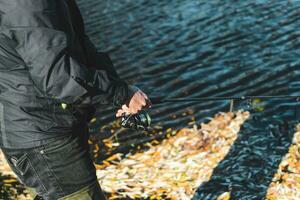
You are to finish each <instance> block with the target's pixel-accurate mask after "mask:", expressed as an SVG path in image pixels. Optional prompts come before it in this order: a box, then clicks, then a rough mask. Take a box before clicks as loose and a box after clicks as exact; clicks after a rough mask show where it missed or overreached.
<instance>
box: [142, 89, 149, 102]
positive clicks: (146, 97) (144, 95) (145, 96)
mask: <svg viewBox="0 0 300 200" xmlns="http://www.w3.org/2000/svg"><path fill="white" fill-rule="evenodd" d="M141 94H142V95H143V97H144V98H145V99H148V100H149V98H148V96H147V95H146V94H145V93H144V92H142V91H141Z"/></svg>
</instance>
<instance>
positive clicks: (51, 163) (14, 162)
mask: <svg viewBox="0 0 300 200" xmlns="http://www.w3.org/2000/svg"><path fill="white" fill-rule="evenodd" d="M88 138H89V132H88V126H87V125H86V124H84V123H82V124H78V126H77V127H74V131H73V134H70V135H69V136H66V137H62V138H58V139H57V140H56V141H54V142H51V143H48V144H46V145H42V146H40V147H34V148H28V149H6V148H2V151H3V153H4V156H5V158H6V160H7V163H8V164H9V166H10V167H11V169H12V170H13V172H14V173H15V174H16V176H17V178H18V179H19V181H20V182H21V183H23V184H24V185H26V186H27V187H30V188H33V189H34V190H35V191H36V192H37V194H38V195H39V196H41V197H42V199H44V200H57V199H60V198H62V199H81V198H83V199H84V198H88V197H89V199H91V200H105V199H106V198H105V196H104V194H103V192H102V190H101V187H100V185H99V182H98V180H97V176H96V168H95V166H94V164H93V161H92V158H91V156H90V154H89V145H88ZM89 186H90V187H89ZM86 187H88V188H89V189H88V190H85V192H83V191H82V188H86ZM74 193H81V194H82V196H80V195H79V194H78V195H76V197H74V198H71V196H73V195H74ZM67 197H68V198H67Z"/></svg>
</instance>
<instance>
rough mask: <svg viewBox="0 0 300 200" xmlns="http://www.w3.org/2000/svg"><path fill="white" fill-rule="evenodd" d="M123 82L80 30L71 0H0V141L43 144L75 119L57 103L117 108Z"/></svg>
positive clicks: (123, 99) (126, 93)
mask: <svg viewBox="0 0 300 200" xmlns="http://www.w3.org/2000/svg"><path fill="white" fill-rule="evenodd" d="M129 94H130V91H129V88H128V84H127V83H126V82H125V81H123V80H122V79H120V77H119V76H118V74H117V72H116V70H115V69H114V66H113V64H112V61H111V60H110V58H109V56H108V55H107V54H106V53H104V52H98V51H97V49H96V47H95V46H94V45H93V44H92V42H91V41H90V39H89V38H88V36H87V35H86V34H85V30H84V25H83V20H82V17H81V14H80V12H79V9H78V7H77V5H76V2H75V1H74V0H51V1H49V0H9V1H7V0H0V133H1V139H0V146H4V147H7V148H25V147H34V146H38V145H42V144H44V143H47V142H48V139H50V138H55V137H57V135H58V134H59V136H61V134H62V131H61V130H64V132H63V134H68V133H69V132H70V130H71V127H72V126H73V125H74V124H75V123H77V122H78V120H79V118H78V117H76V116H74V115H73V113H72V112H70V111H69V110H63V109H61V108H60V107H59V106H57V105H59V104H60V103H62V102H64V103H67V104H73V105H79V106H84V107H85V108H87V107H89V108H88V109H83V110H81V111H83V112H85V111H84V110H88V112H89V113H92V111H91V110H93V109H95V107H94V106H95V105H97V104H111V105H113V106H115V107H120V106H121V105H123V104H124V103H125V102H126V101H127V100H128V98H129Z"/></svg>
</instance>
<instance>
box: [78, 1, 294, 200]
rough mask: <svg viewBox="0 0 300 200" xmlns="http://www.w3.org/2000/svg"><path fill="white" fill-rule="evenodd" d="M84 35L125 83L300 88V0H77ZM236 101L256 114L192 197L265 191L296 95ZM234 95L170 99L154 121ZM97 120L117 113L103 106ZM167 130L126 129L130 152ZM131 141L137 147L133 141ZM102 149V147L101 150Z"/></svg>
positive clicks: (169, 94)
mask: <svg viewBox="0 0 300 200" xmlns="http://www.w3.org/2000/svg"><path fill="white" fill-rule="evenodd" d="M78 4H79V7H80V9H81V11H82V14H83V17H84V21H85V24H86V31H87V34H88V35H89V36H90V37H91V39H92V41H93V42H94V44H95V45H96V46H97V48H98V49H99V50H103V51H106V52H108V53H109V54H110V56H111V58H112V60H113V62H114V64H115V67H116V69H117V71H118V73H119V74H120V76H121V77H122V78H124V79H125V80H126V81H127V82H129V83H132V84H135V85H137V86H138V87H140V88H141V89H142V90H143V91H144V92H146V93H147V94H148V95H149V96H150V97H151V96H165V97H166V98H175V97H217V96H243V95H300V59H299V58H300V1H298V0H239V1H238V0H227V1H224V0H210V1H207V0H152V1H148V0H117V1H110V0H78ZM250 103H251V102H247V101H237V102H235V107H234V108H235V109H245V110H249V111H250V112H251V113H252V117H251V119H250V120H249V121H247V123H246V124H245V125H244V126H243V129H242V131H241V132H240V134H239V137H238V139H237V141H236V142H235V144H234V145H233V147H232V148H231V151H230V153H229V154H228V155H227V157H226V158H225V159H224V160H223V161H222V162H221V163H220V164H219V166H218V167H217V168H216V169H215V171H214V174H213V177H212V179H211V180H210V181H209V182H208V183H206V184H204V185H202V186H199V189H198V192H197V194H195V197H194V199H214V197H216V196H217V195H219V194H220V193H222V192H224V191H228V190H231V191H232V199H263V198H264V197H265V195H266V191H267V188H268V185H269V184H270V182H271V179H272V177H273V175H274V173H275V172H276V170H277V168H278V164H279V163H280V161H281V159H282V157H283V156H284V155H285V153H286V152H287V150H288V147H289V145H290V144H291V139H292V137H293V133H294V132H295V126H296V124H297V123H299V119H300V111H299V107H300V103H299V102H297V101H296V100H268V101H263V102H261V103H260V104H261V105H260V106H259V108H257V107H253V106H252V105H253V104H250ZM229 104H230V102H228V101H207V102H201V103H191V102H187V103H166V104H160V105H154V106H153V108H152V109H151V110H149V113H150V114H151V116H152V118H153V127H154V128H153V129H156V128H157V129H158V128H162V131H165V130H167V129H168V128H172V129H175V130H176V129H180V128H182V127H190V126H192V124H193V122H191V121H193V120H194V119H192V117H195V121H196V124H199V123H201V122H203V121H205V120H206V119H207V117H211V116H213V115H214V114H216V113H217V112H220V111H222V112H226V111H228V110H229ZM97 116H98V121H97V122H96V123H95V124H94V125H92V126H91V131H92V134H93V135H96V137H99V138H104V137H106V136H108V135H109V134H110V133H107V131H104V130H103V131H102V132H100V133H99V128H100V127H101V126H103V125H107V124H110V123H112V122H113V121H114V120H115V117H114V110H113V109H112V108H105V107H99V109H98V112H97ZM163 135H164V134H162V135H160V134H158V135H155V136H153V135H151V136H150V134H149V135H148V134H145V133H144V132H133V131H127V132H126V133H123V134H120V136H119V140H120V141H121V146H120V147H119V148H117V150H116V151H114V152H118V151H119V152H124V151H125V152H126V151H128V149H129V148H132V146H133V145H132V144H138V143H145V142H146V141H149V140H151V139H153V137H154V138H155V137H156V138H161V137H163ZM133 148H134V147H133ZM100 157H101V156H100Z"/></svg>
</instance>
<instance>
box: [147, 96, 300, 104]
mask: <svg viewBox="0 0 300 200" xmlns="http://www.w3.org/2000/svg"><path fill="white" fill-rule="evenodd" d="M252 99H295V100H296V101H300V96H291V95H281V96H228V97H226V96H225V97H198V98H170V99H164V98H163V97H152V98H150V100H151V103H152V104H162V103H171V102H203V101H224V100H252Z"/></svg>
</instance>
